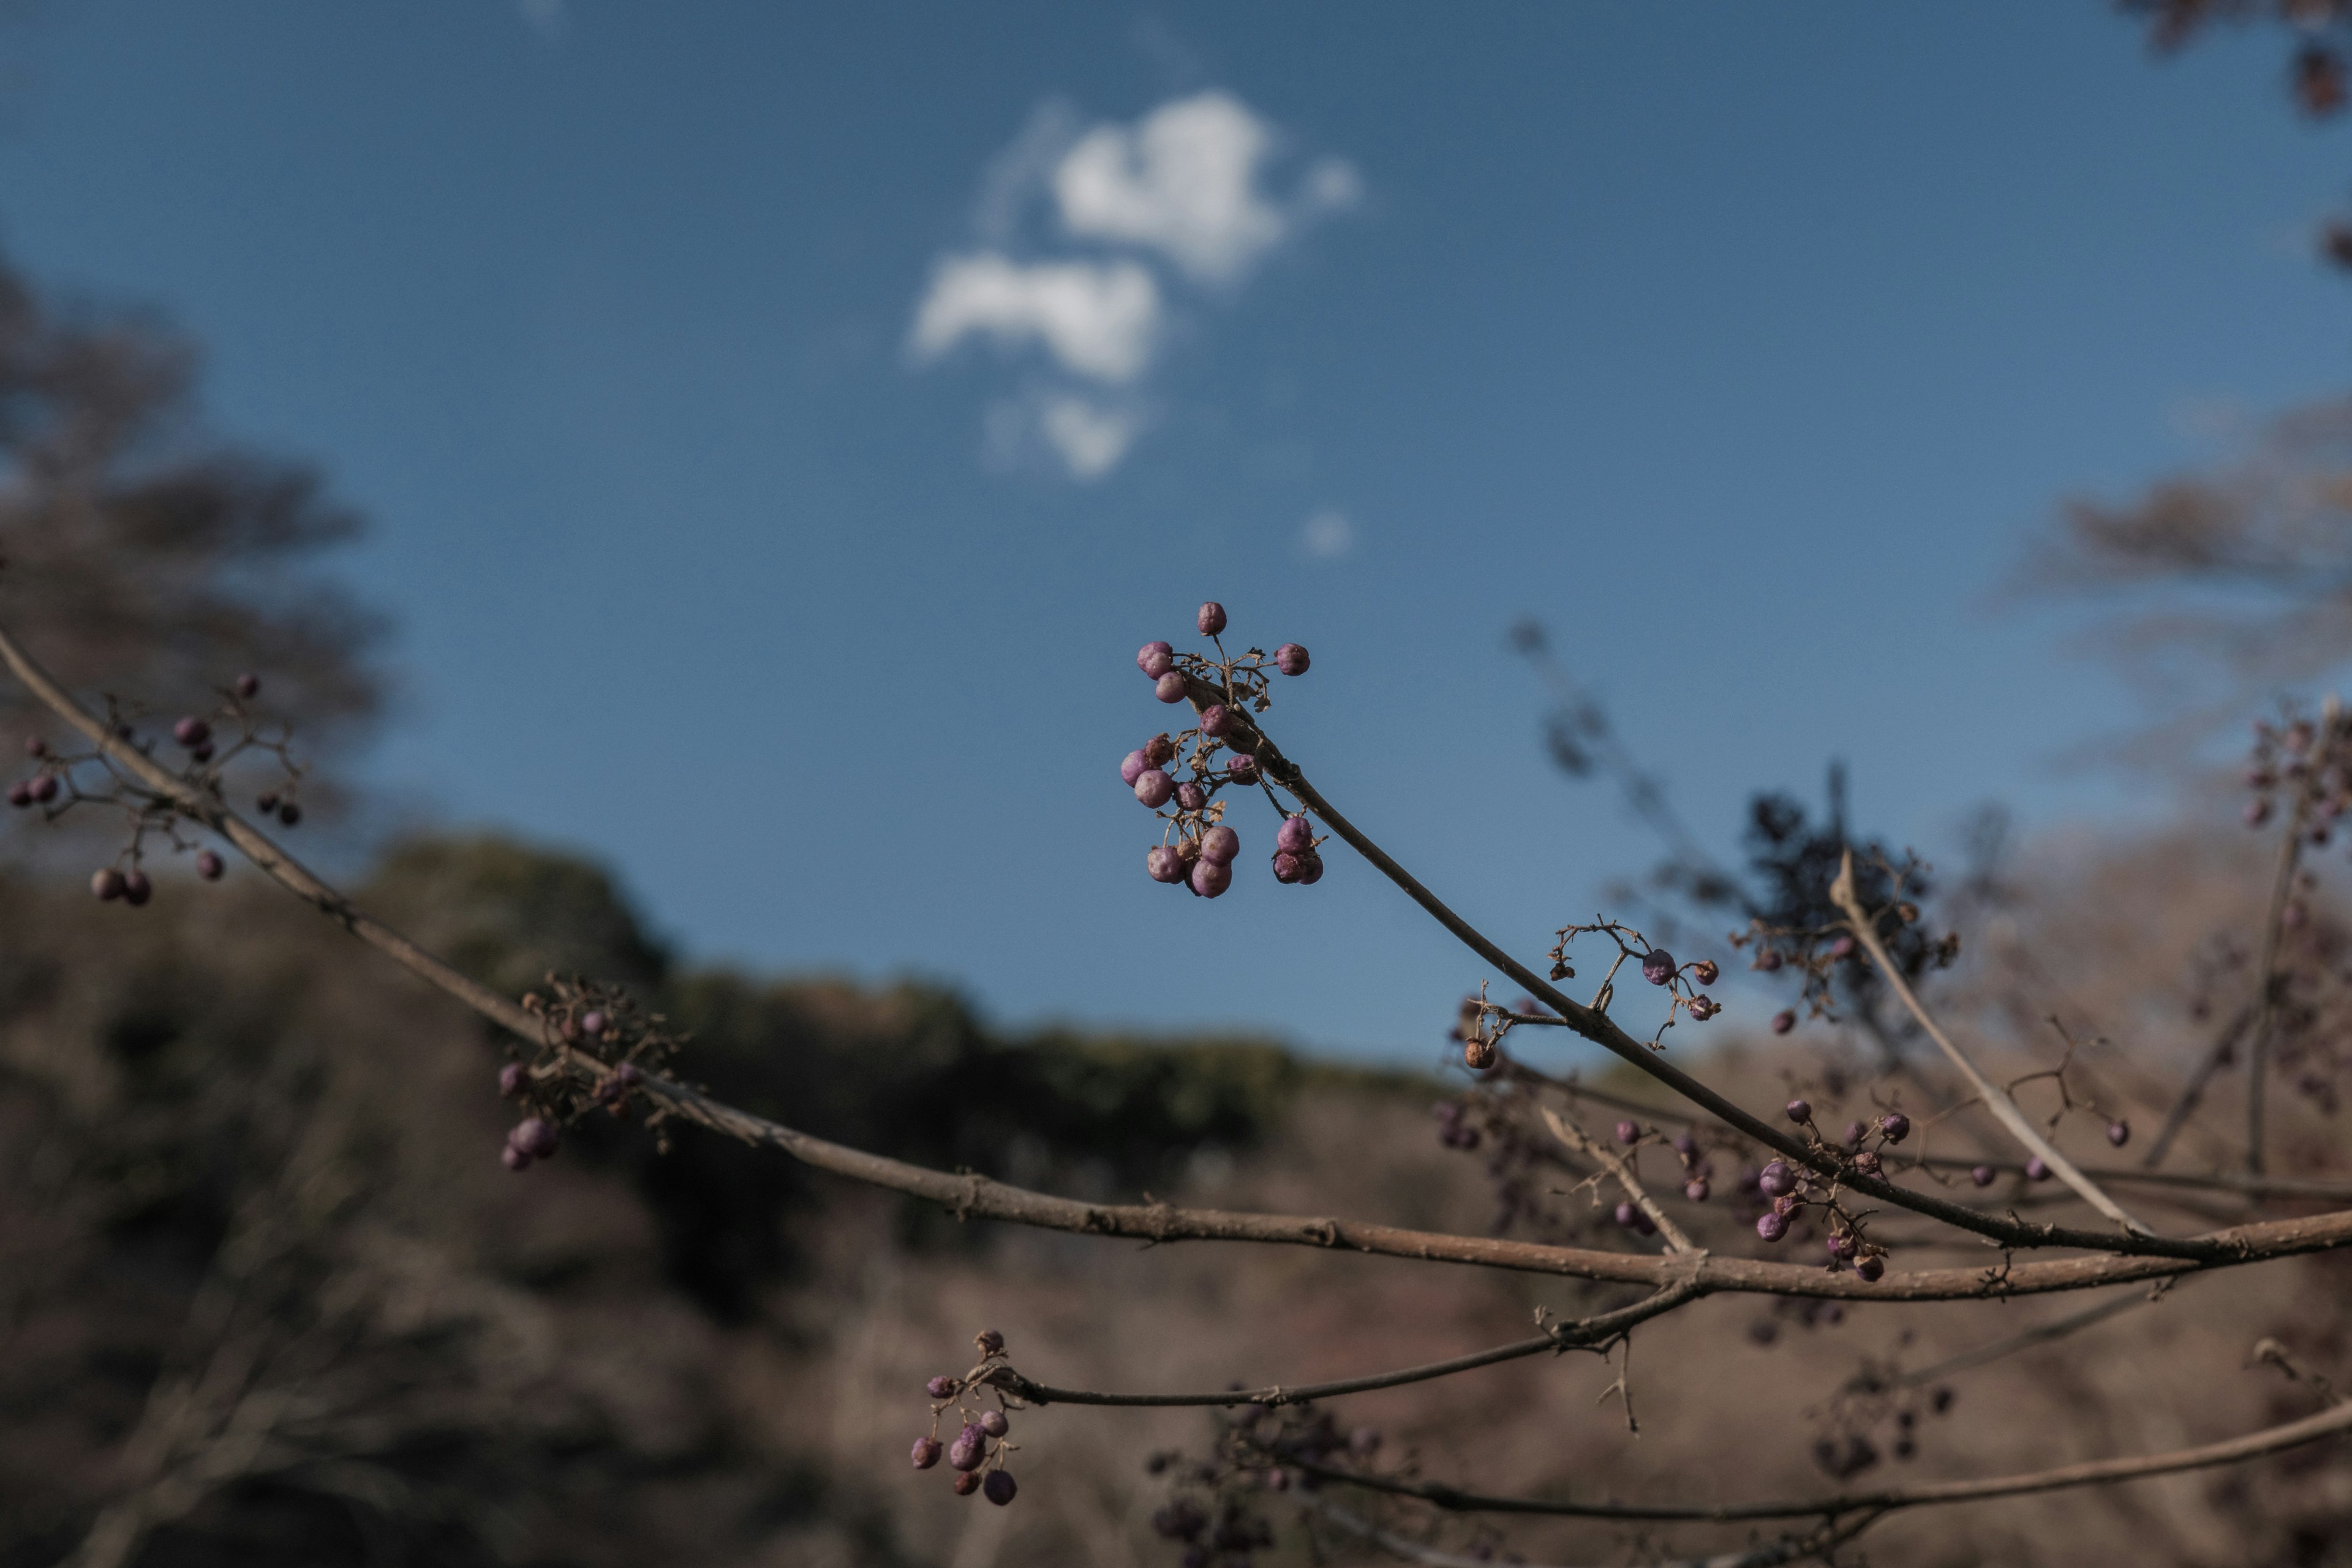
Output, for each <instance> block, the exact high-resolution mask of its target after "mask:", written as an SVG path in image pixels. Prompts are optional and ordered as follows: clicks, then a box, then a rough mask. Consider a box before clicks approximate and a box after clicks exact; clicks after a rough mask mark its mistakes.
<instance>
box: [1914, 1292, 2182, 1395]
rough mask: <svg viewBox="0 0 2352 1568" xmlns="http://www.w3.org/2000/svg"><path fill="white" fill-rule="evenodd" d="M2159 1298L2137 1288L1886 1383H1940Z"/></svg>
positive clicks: (2062, 1337)
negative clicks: (2124, 1294) (1953, 1375)
mask: <svg viewBox="0 0 2352 1568" xmlns="http://www.w3.org/2000/svg"><path fill="white" fill-rule="evenodd" d="M2157 1299H2158V1298H2157V1295H2156V1294H2155V1293H2154V1292H2151V1291H2147V1290H2139V1291H2135V1292H2133V1293H2132V1294H2130V1295H2127V1296H2117V1297H2116V1298H2115V1299H2114V1300H2106V1301H2102V1302H2100V1303H2099V1304H2098V1305H2097V1306H2095V1307H2086V1308H2084V1310H2081V1311H2079V1312H2069V1313H2067V1314H2066V1315H2065V1316H2064V1317H2063V1318H2053V1319H2052V1320H2051V1321H2048V1322H2046V1323H2037V1324H2035V1325H2034V1326H2033V1327H2032V1328H2030V1329H2025V1330H2021V1331H2019V1332H2017V1333H2014V1334H2010V1335H2007V1336H2005V1337H2003V1338H2001V1339H1998V1340H1995V1341H1993V1342H1991V1343H1990V1344H1982V1345H1979V1346H1977V1348H1976V1349H1974V1350H1969V1351H1962V1352H1960V1353H1959V1354H1958V1355H1955V1356H1948V1357H1946V1358H1945V1359H1944V1360H1942V1361H1939V1362H1937V1363H1934V1364H1933V1365H1930V1366H1923V1367H1920V1368H1918V1369H1917V1370H1916V1371H1914V1372H1906V1373H1901V1374H1899V1375H1898V1376H1895V1377H1894V1378H1891V1379H1889V1380H1888V1382H1887V1384H1886V1386H1889V1387H1894V1388H1918V1387H1921V1386H1924V1385H1925V1384H1930V1383H1934V1382H1937V1380H1938V1379H1941V1378H1946V1377H1949V1376H1951V1375H1952V1374H1953V1373H1959V1372H1967V1371H1969V1369H1970V1368H1972V1367H1979V1366H1983V1365H1985V1364H1987V1363H1990V1362H1996V1361H1999V1360H2000V1359H2001V1358H2002V1357H2003V1356H2006V1355H2012V1354H2014V1353H2015V1352H2019V1351H2021V1350H2031V1349H2032V1348H2033V1347H2034V1346H2035V1345H2044V1344H2048V1343H2049V1342H2051V1341H2053V1340H2063V1339H2064V1338H2066V1337H2067V1336H2068V1335H2069V1334H2074V1333H2078V1332H2080V1331H2083V1330H2084V1329H2087V1328H2092V1327H2094V1326H2095V1325H2097V1324H2100V1323H2104V1322H2105V1321H2107V1320H2108V1319H2109V1318H2114V1317H2119V1316H2121V1315H2122V1314H2123V1313H2126V1312H2128V1311H2130V1310H2132V1309H2133V1308H2134V1307H2145V1306H2147V1304H2148V1303H2149V1302H2151V1301H2153V1300H2157Z"/></svg>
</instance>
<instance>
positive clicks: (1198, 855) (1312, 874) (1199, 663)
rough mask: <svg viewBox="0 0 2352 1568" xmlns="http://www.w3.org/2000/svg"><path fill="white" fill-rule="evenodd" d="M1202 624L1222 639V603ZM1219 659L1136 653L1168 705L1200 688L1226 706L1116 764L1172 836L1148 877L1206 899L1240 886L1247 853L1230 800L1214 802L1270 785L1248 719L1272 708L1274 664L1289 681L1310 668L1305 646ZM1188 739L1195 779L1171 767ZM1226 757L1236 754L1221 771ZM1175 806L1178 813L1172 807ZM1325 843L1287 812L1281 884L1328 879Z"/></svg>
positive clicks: (1149, 862)
mask: <svg viewBox="0 0 2352 1568" xmlns="http://www.w3.org/2000/svg"><path fill="white" fill-rule="evenodd" d="M1197 621H1198V625H1199V626H1200V628H1201V633H1202V636H1204V637H1211V638H1214V637H1216V636H1217V634H1218V633H1220V632H1222V631H1223V630H1224V629H1225V609H1224V606H1223V605H1219V604H1215V603H1210V604H1206V605H1202V606H1201V612H1200V615H1199V616H1198V617H1197ZM1218 655H1219V657H1218V658H1215V659H1213V660H1212V659H1209V658H1205V657H1203V656H1202V655H1199V654H1180V653H1178V652H1177V651H1176V650H1175V648H1174V647H1171V645H1169V644H1167V643H1164V642H1150V643H1146V644H1144V645H1143V647H1141V648H1140V649H1139V650H1138V652H1137V653H1136V656H1135V664H1136V668H1139V669H1140V670H1142V671H1143V673H1144V674H1145V676H1147V677H1148V678H1150V680H1151V683H1152V692H1153V694H1154V695H1155V696H1157V697H1158V698H1159V699H1160V700H1161V701H1162V702H1181V701H1183V700H1185V698H1186V697H1187V695H1189V693H1190V691H1191V689H1192V683H1195V682H1197V683H1198V684H1200V685H1202V686H1203V687H1206V688H1209V689H1210V695H1211V696H1212V697H1213V698H1222V700H1211V701H1208V702H1207V703H1206V704H1205V705H1204V706H1202V709H1201V716H1200V723H1199V724H1198V725H1197V726H1196V727H1195V728H1193V729H1190V730H1187V731H1183V733H1182V734H1181V735H1180V736H1177V737H1174V738H1171V737H1170V736H1168V735H1166V734H1164V733H1163V734H1159V735H1155V736H1153V737H1152V738H1151V739H1150V741H1147V742H1144V743H1143V744H1142V745H1140V746H1139V747H1137V748H1136V749H1135V750H1134V751H1132V752H1128V753H1127V755H1126V757H1125V758H1123V759H1122V760H1121V761H1120V763H1119V768H1118V776H1119V782H1120V783H1122V784H1126V785H1127V786H1128V788H1129V789H1130V790H1132V791H1133V792H1134V794H1135V798H1136V799H1137V800H1138V801H1139V802H1141V803H1142V804H1143V805H1144V806H1145V807H1147V808H1148V809H1150V810H1151V811H1153V812H1155V813H1159V814H1160V816H1161V820H1163V821H1164V822H1166V823H1167V824H1168V825H1169V829H1168V830H1169V832H1170V833H1171V834H1172V835H1173V837H1172V838H1168V839H1165V840H1163V842H1161V843H1160V844H1158V845H1156V846H1154V847H1152V848H1151V849H1150V850H1149V851H1148V852H1147V853H1146V854H1145V856H1144V858H1143V868H1144V872H1145V874H1146V875H1148V876H1149V877H1150V879H1152V880H1153V881H1155V882H1164V883H1170V884H1181V886H1184V887H1187V888H1190V889H1192V892H1193V894H1194V895H1195V896H1197V897H1200V898H1204V899H1213V898H1217V897H1220V896H1221V895H1223V893H1224V891H1225V890H1226V889H1229V888H1231V887H1232V886H1233V884H1234V859H1235V858H1237V857H1238V856H1239V855H1240V854H1241V849H1242V840H1241V835H1240V834H1239V833H1237V832H1236V831H1234V828H1233V827H1232V826H1229V825H1228V824H1226V823H1225V821H1224V820H1223V817H1224V803H1223V802H1222V801H1220V800H1218V799H1217V798H1216V796H1217V795H1218V794H1219V793H1220V792H1221V791H1223V790H1224V789H1226V788H1228V787H1230V786H1240V787H1242V788H1244V789H1246V788H1247V787H1249V786H1250V785H1252V784H1260V783H1262V782H1263V770H1262V769H1261V768H1260V767H1259V765H1258V760H1257V757H1256V756H1255V754H1254V751H1253V749H1252V746H1251V743H1250V742H1249V740H1248V736H1249V734H1250V732H1251V731H1252V730H1253V728H1254V727H1253V726H1252V725H1251V723H1250V721H1249V720H1248V719H1247V717H1246V713H1247V712H1248V710H1252V709H1255V710H1256V711H1259V712H1264V711H1265V709H1266V707H1267V706H1268V703H1269V699H1268V698H1267V696H1266V687H1267V684H1268V682H1267V680H1266V677H1265V671H1266V669H1267V668H1275V669H1277V670H1279V671H1280V672H1281V673H1283V674H1285V675H1304V674H1306V673H1307V650H1306V649H1305V648H1303V647H1299V646H1298V645H1297V643H1285V644H1283V645H1282V647H1279V648H1276V650H1275V652H1274V655H1273V658H1272V659H1271V660H1270V661H1269V660H1268V658H1267V656H1265V654H1263V653H1260V652H1259V651H1258V650H1257V649H1255V648H1252V649H1250V650H1249V651H1248V652H1247V653H1245V654H1244V655H1243V656H1242V657H1241V658H1237V659H1236V658H1225V657H1224V653H1223V644H1222V643H1220V644H1219V645H1218ZM1185 742H1191V743H1192V749H1191V752H1190V754H1189V755H1186V756H1183V761H1184V763H1185V768H1186V772H1187V774H1188V776H1186V777H1184V778H1182V779H1181V780H1180V779H1178V778H1176V777H1175V776H1173V774H1172V773H1171V769H1172V768H1173V767H1174V765H1175V763H1177V761H1178V759H1179V757H1180V755H1182V753H1183V752H1184V746H1185ZM1221 751H1223V752H1230V753H1231V754H1230V755H1228V756H1226V757H1225V758H1224V760H1223V764H1222V765H1220V764H1219V763H1218V756H1217V754H1218V752H1221ZM1171 805H1172V806H1173V807H1174V809H1173V811H1172V812H1171V811H1168V810H1166V809H1165V808H1167V807H1170V806H1171ZM1317 843H1318V840H1317V838H1316V837H1315V833H1314V829H1313V827H1312V826H1310V825H1309V824H1308V822H1307V818H1306V817H1305V816H1287V815H1286V816H1285V817H1284V818H1283V823H1282V826H1281V827H1280V829H1278V830H1277V831H1276V835H1275V850H1274V879H1275V880H1276V881H1277V882H1282V883H1286V884H1288V883H1293V882H1296V883H1302V884H1307V885H1310V886H1311V885H1312V884H1314V883H1316V882H1318V881H1320V880H1322V878H1323V858H1322V856H1321V855H1319V854H1318V853H1317V851H1316V845H1317Z"/></svg>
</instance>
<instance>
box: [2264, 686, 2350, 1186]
mask: <svg viewBox="0 0 2352 1568" xmlns="http://www.w3.org/2000/svg"><path fill="white" fill-rule="evenodd" d="M2339 721H2340V715H2339V713H2338V711H2337V708H2336V698H2335V695H2334V694H2333V693H2330V694H2329V696H2328V698H2327V700H2326V704H2325V705H2324V707H2323V709H2322V710H2321V713H2320V718H2319V732H2318V734H2317V735H2316V736H2315V738H2314V739H2313V741H2312V743H2311V755H2310V756H2309V757H2308V758H2306V759H2305V763H2304V769H2303V782H2302V783H2301V784H2299V785H2298V786H2297V787H2296V789H2295V795H2294V810H2293V811H2291V812H2289V813H2288V814H2287V818H2286V838H2285V841H2284V843H2282V844H2280V846H2279V858H2278V869H2277V870H2276V871H2275V872H2274V873H2273V875H2272V878H2271V902H2270V910H2269V913H2268V916H2267V918H2266V919H2265V920H2264V921H2263V954H2262V963H2261V967H2260V969H2259V970H2258V971H2257V972H2256V973H2257V975H2258V978H2259V981H2260V984H2261V985H2262V989H2261V990H2260V991H2259V992H2257V993H2256V994H2255V998H2254V1004H2255V1015H2254V1038H2253V1043H2252V1045H2251V1046H2249V1047H2247V1050H2246V1170H2247V1172H2248V1173H2250V1174H2252V1175H2257V1176H2259V1175H2261V1174H2262V1173H2263V1106H2264V1091H2265V1090H2266V1089H2268V1088H2269V1079H2270V1071H2269V1069H2270V1061H2271V1030H2272V1028H2273V1026H2274V1025H2275V1024H2276V1023H2277V1021H2278V1004H2279V996H2280V994H2281V993H2282V992H2284V990H2285V989H2286V977H2285V976H2284V975H2283V974H2281V973H2279V972H2278V959H2279V948H2280V947H2281V946H2282V945H2283V943H2284V936H2285V931H2286V911H2287V905H2288V903H2289V902H2290V901H2291V900H2292V899H2293V897H2294V874H2295V868H2296V867H2297V866H2298V865H2299V864H2300V863H2301V861H2302V858H2303V828H2304V822H2305V818H2306V817H2307V816H2309V815H2310V811H2311V798H2312V795H2313V794H2314V793H2315V791H2316V790H2317V789H2318V787H2319V775H2320V773H2321V772H2322V769H2321V767H2320V763H2322V762H2323V761H2324V760H2325V759H2326V755H2327V753H2328V752H2330V751H2332V750H2333V749H2334V748H2335V746H2336V742H2337V740H2338V736H2337V734H2336V731H2337V728H2338V724H2339Z"/></svg>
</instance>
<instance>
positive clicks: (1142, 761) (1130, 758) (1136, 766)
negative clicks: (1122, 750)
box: [1118, 746, 1151, 789]
mask: <svg viewBox="0 0 2352 1568" xmlns="http://www.w3.org/2000/svg"><path fill="white" fill-rule="evenodd" d="M1150 765H1151V759H1150V758H1149V757H1147V756H1145V755H1144V754H1143V749H1142V748H1141V747H1140V746H1139V747H1137V748H1136V749H1135V750H1134V751H1132V752H1128V753H1127V755H1126V756H1125V757H1123V758H1121V759H1120V761H1119V764H1118V782H1119V783H1121V784H1125V785H1127V786H1128V787H1129V789H1132V788H1134V787H1135V781H1136V779H1137V778H1138V777H1139V776H1140V775H1141V774H1142V773H1143V770H1144V769H1146V768H1148V767H1150Z"/></svg>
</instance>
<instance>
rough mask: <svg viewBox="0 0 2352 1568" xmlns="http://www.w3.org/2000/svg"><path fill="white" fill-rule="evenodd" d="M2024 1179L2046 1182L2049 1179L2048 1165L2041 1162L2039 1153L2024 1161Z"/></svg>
mask: <svg viewBox="0 0 2352 1568" xmlns="http://www.w3.org/2000/svg"><path fill="white" fill-rule="evenodd" d="M2025 1179H2026V1180H2027V1181H2029V1182H2046V1181H2048V1180H2049V1179H2050V1167H2049V1165H2048V1164H2047V1163H2044V1162H2043V1160H2042V1156H2041V1155H2039V1154H2036V1155H2035V1156H2033V1158H2032V1159H2031V1160H2028V1161H2027V1162H2025Z"/></svg>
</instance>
